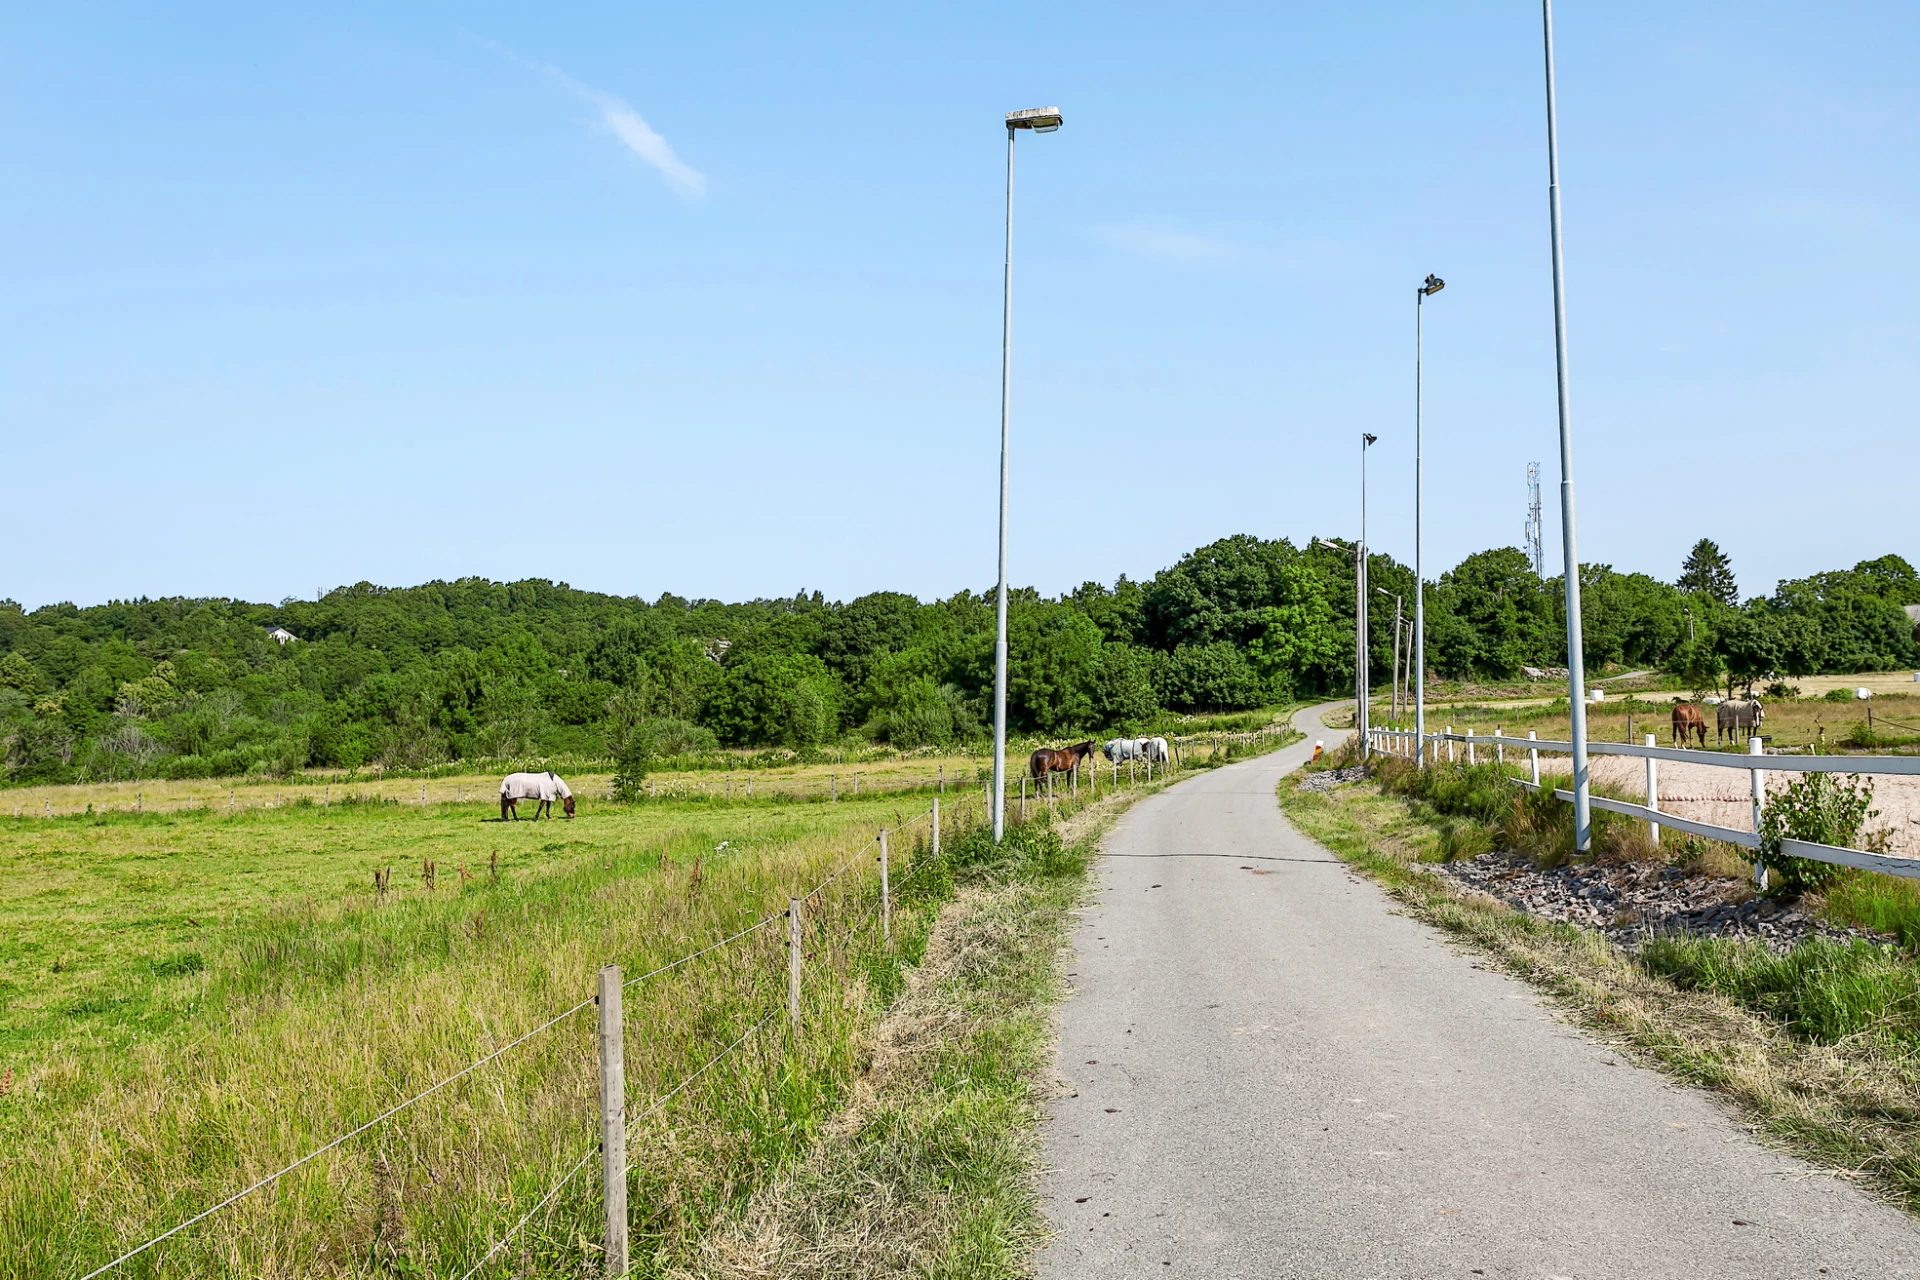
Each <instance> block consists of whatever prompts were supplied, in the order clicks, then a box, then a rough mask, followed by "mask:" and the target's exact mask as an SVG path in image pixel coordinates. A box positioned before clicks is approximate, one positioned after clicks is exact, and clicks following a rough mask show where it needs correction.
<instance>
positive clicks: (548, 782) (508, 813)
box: [500, 771, 573, 822]
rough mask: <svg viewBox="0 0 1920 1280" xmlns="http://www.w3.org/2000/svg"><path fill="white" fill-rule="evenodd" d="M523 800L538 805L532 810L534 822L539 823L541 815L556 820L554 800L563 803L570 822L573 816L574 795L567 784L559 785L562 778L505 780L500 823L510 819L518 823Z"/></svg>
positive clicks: (526, 776)
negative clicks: (520, 803) (537, 802)
mask: <svg viewBox="0 0 1920 1280" xmlns="http://www.w3.org/2000/svg"><path fill="white" fill-rule="evenodd" d="M522 800H537V801H539V804H537V805H536V806H534V810H533V818H534V821H536V822H538V821H539V820H540V815H541V814H546V815H547V816H548V817H552V816H553V802H554V801H555V800H558V801H560V804H561V807H562V808H564V809H565V810H566V811H567V816H568V817H569V818H571V817H572V816H573V792H571V791H569V790H568V789H567V784H566V783H564V782H562V781H560V775H559V774H557V773H553V772H551V771H549V772H547V773H510V774H508V775H507V777H506V780H505V781H503V782H502V783H501V784H500V821H502V822H505V821H506V820H507V819H508V818H509V817H511V818H512V819H513V820H514V821H515V822H518V821H519V820H520V809H519V802H520V801H522Z"/></svg>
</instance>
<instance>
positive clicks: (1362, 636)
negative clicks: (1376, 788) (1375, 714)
mask: <svg viewBox="0 0 1920 1280" xmlns="http://www.w3.org/2000/svg"><path fill="white" fill-rule="evenodd" d="M1372 443H1373V437H1372V436H1370V435H1368V434H1367V433H1366V432H1364V431H1363V432H1361V433H1360V546H1359V548H1358V550H1357V551H1356V552H1355V553H1354V554H1355V558H1356V560H1357V562H1358V564H1359V566H1360V573H1359V579H1358V584H1357V589H1356V590H1355V592H1354V599H1355V601H1356V604H1357V616H1356V617H1355V619H1354V634H1355V636H1356V637H1357V639H1358V641H1359V652H1358V654H1357V657H1358V661H1359V668H1358V676H1359V680H1360V704H1359V706H1360V709H1359V711H1358V713H1357V720H1356V727H1357V728H1358V729H1359V731H1360V758H1361V759H1363V760H1364V759H1366V758H1367V757H1368V756H1370V755H1372V754H1373V742H1372V740H1371V739H1370V738H1368V736H1367V720H1368V718H1369V717H1368V713H1369V712H1370V711H1371V710H1372V708H1371V707H1369V706H1368V705H1367V693H1368V689H1367V675H1368V671H1367V613H1368V608H1367V606H1368V604H1369V603H1370V601H1369V600H1368V599H1367V446H1368V445H1370V444H1372Z"/></svg>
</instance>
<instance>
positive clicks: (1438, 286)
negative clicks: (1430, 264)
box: [1420, 273, 1447, 294]
mask: <svg viewBox="0 0 1920 1280" xmlns="http://www.w3.org/2000/svg"><path fill="white" fill-rule="evenodd" d="M1446 287H1447V282H1446V281H1445V280H1442V279H1441V278H1440V277H1439V276H1436V275H1433V274H1431V273H1429V274H1428V276H1427V282H1426V283H1425V284H1424V285H1421V286H1420V292H1421V293H1427V294H1432V293H1438V292H1440V291H1441V290H1442V289H1444V288H1446Z"/></svg>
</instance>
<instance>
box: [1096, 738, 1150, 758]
mask: <svg viewBox="0 0 1920 1280" xmlns="http://www.w3.org/2000/svg"><path fill="white" fill-rule="evenodd" d="M1100 753H1101V754H1102V755H1104V756H1106V758H1107V759H1109V760H1111V761H1113V762H1114V763H1115V764H1119V763H1120V762H1121V761H1122V760H1138V759H1139V758H1140V739H1138V738H1115V739H1114V740H1113V741H1111V742H1109V743H1107V744H1106V745H1105V746H1103V747H1101V748H1100Z"/></svg>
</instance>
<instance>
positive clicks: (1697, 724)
mask: <svg viewBox="0 0 1920 1280" xmlns="http://www.w3.org/2000/svg"><path fill="white" fill-rule="evenodd" d="M1694 735H1698V737H1699V739H1700V746H1701V749H1702V750H1704V749H1705V748H1706V745H1707V717H1706V716H1705V715H1704V714H1703V713H1702V712H1701V710H1700V708H1699V707H1696V706H1695V705H1693V703H1691V702H1676V703H1674V704H1673V740H1674V741H1675V742H1677V743H1679V744H1680V745H1681V746H1683V747H1684V746H1686V745H1687V739H1688V738H1689V737H1690V736H1694Z"/></svg>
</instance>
